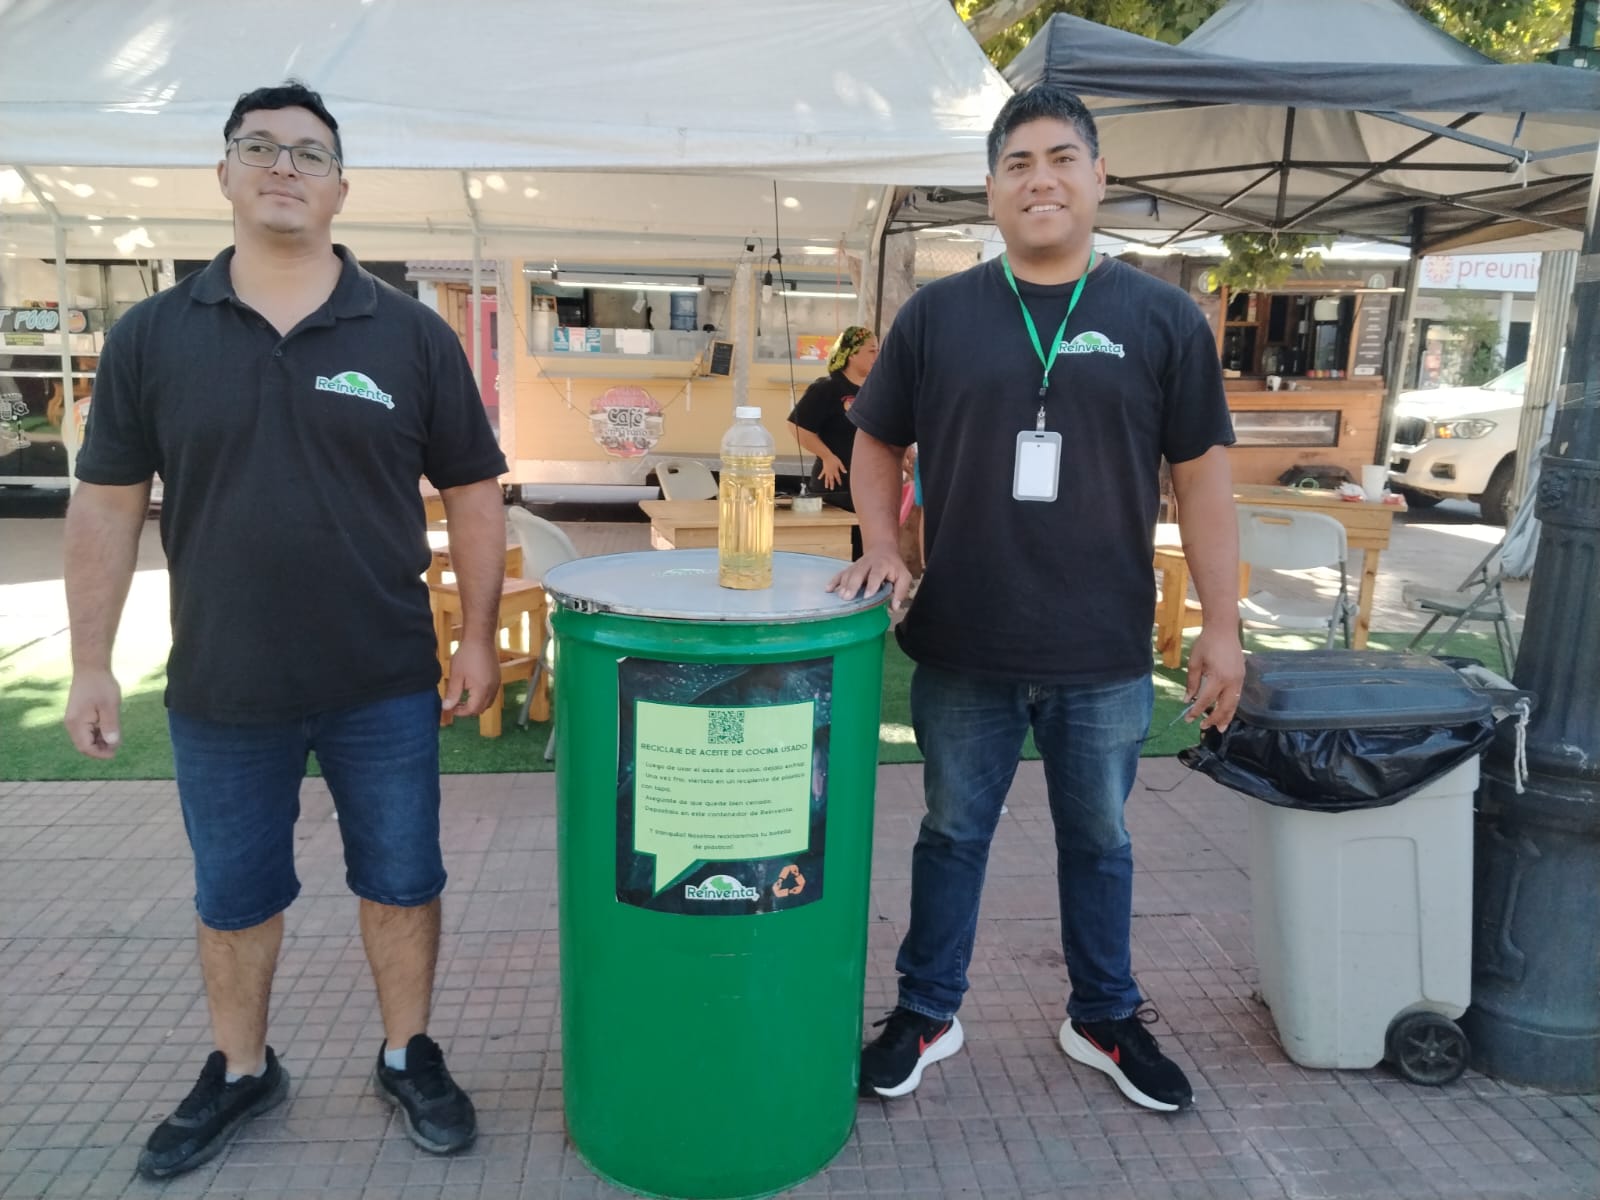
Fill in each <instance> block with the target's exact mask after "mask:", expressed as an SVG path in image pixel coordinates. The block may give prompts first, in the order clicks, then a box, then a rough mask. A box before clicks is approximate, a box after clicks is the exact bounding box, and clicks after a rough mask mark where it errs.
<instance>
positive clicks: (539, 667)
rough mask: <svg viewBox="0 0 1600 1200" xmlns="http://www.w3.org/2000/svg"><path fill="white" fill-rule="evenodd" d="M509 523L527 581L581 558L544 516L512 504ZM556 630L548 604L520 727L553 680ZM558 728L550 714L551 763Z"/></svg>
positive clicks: (541, 580)
mask: <svg viewBox="0 0 1600 1200" xmlns="http://www.w3.org/2000/svg"><path fill="white" fill-rule="evenodd" d="M506 520H507V522H509V524H510V526H511V532H512V533H513V534H514V535H515V536H516V539H517V541H518V542H520V543H521V544H522V575H523V578H524V579H534V580H537V581H538V582H539V583H541V584H543V583H544V576H545V572H546V571H548V570H549V569H550V568H551V567H554V566H557V565H559V564H561V563H564V562H570V561H571V560H572V559H574V558H580V557H582V556H581V555H580V554H579V553H578V548H577V547H576V546H574V545H573V544H572V539H571V538H569V537H568V536H567V535H566V533H565V531H563V530H562V528H561V526H559V525H556V524H554V523H553V522H550V521H546V520H545V519H544V518H543V517H536V516H534V515H533V514H532V513H531V512H529V511H528V510H527V509H525V508H521V507H519V506H517V505H512V506H511V507H510V508H508V509H506ZM553 634H554V631H553V630H552V629H551V627H550V611H549V606H548V603H547V605H546V608H545V618H544V653H543V654H542V655H540V657H539V662H538V663H537V664H536V665H535V666H534V669H533V678H531V679H529V680H528V694H527V695H526V696H524V697H523V700H522V712H521V713H520V714H519V715H518V717H517V724H518V725H522V726H526V725H527V723H528V710H529V709H530V708H531V707H532V705H533V694H534V691H535V690H536V689H537V688H538V686H539V680H540V677H541V675H544V674H549V675H550V677H551V678H552V679H554V670H553V668H554V665H555V663H554V654H555V641H554V636H553ZM555 752H556V729H555V711H554V709H553V708H552V710H551V714H550V740H549V741H547V742H546V743H545V746H544V757H545V761H546V762H549V761H550V760H551V759H552V758H554V757H555Z"/></svg>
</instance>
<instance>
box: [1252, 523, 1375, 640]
mask: <svg viewBox="0 0 1600 1200" xmlns="http://www.w3.org/2000/svg"><path fill="white" fill-rule="evenodd" d="M1236 511H1237V513H1238V518H1239V558H1240V560H1241V561H1242V562H1244V563H1245V564H1247V565H1248V566H1250V567H1251V568H1252V569H1254V568H1256V567H1264V568H1267V569H1269V570H1281V571H1303V570H1309V569H1310V568H1313V567H1333V566H1337V567H1338V568H1339V591H1338V594H1337V595H1335V596H1334V598H1333V603H1332V604H1331V605H1330V604H1329V603H1328V602H1327V601H1326V600H1302V599H1295V598H1285V597H1281V596H1275V595H1273V594H1272V593H1271V592H1268V591H1260V592H1252V593H1251V594H1250V595H1249V596H1246V597H1245V598H1244V599H1242V600H1240V601H1239V624H1240V626H1241V627H1243V626H1246V625H1267V626H1270V627H1272V628H1275V629H1323V630H1326V631H1327V635H1328V640H1327V648H1328V649H1330V650H1331V649H1333V630H1334V627H1335V626H1336V625H1342V626H1344V644H1345V649H1347V650H1348V649H1349V648H1350V631H1351V628H1352V622H1353V621H1354V619H1355V616H1356V603H1355V601H1354V600H1352V599H1351V598H1350V584H1349V580H1348V578H1347V577H1346V572H1345V559H1346V554H1347V550H1346V544H1345V532H1344V526H1343V525H1341V524H1339V522H1338V521H1336V520H1334V519H1333V518H1332V517H1329V516H1325V515H1323V514H1322V513H1314V512H1305V511H1303V510H1294V509H1287V508H1257V507H1255V506H1254V505H1241V506H1239V508H1238V509H1237V510H1236Z"/></svg>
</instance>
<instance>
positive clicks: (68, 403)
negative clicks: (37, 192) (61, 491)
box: [56, 221, 78, 491]
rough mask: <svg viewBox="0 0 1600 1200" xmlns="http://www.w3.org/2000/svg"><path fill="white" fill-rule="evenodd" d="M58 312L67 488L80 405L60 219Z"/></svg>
mask: <svg viewBox="0 0 1600 1200" xmlns="http://www.w3.org/2000/svg"><path fill="white" fill-rule="evenodd" d="M56 311H57V312H58V313H59V314H60V317H59V320H60V324H59V326H58V327H57V330H56V336H58V337H59V338H60V339H61V395H62V398H63V404H62V409H61V444H62V445H63V446H65V447H66V450H67V487H68V489H69V490H72V491H76V490H77V487H78V475H77V467H78V405H77V403H76V401H75V399H74V397H73V387H72V382H73V381H72V294H71V289H70V288H69V286H68V284H67V231H66V230H65V229H64V228H62V225H61V222H60V221H57V222H56Z"/></svg>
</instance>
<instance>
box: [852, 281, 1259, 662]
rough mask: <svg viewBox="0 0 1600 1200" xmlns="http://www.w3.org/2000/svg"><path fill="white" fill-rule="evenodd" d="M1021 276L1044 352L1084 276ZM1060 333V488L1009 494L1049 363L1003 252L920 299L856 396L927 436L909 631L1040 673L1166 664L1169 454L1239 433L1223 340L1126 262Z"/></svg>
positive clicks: (861, 416) (915, 436) (876, 420)
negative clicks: (1159, 581) (1053, 282)
mask: <svg viewBox="0 0 1600 1200" xmlns="http://www.w3.org/2000/svg"><path fill="white" fill-rule="evenodd" d="M1018 287H1019V289H1020V290H1021V292H1022V295H1023V296H1024V297H1025V298H1026V299H1027V300H1028V302H1029V306H1030V311H1032V313H1033V316H1034V323H1035V325H1036V326H1037V327H1038V330H1039V338H1040V341H1041V342H1042V343H1043V344H1044V346H1045V352H1046V354H1048V353H1049V339H1050V337H1051V336H1052V335H1053V334H1054V332H1055V330H1056V328H1057V326H1059V324H1060V322H1061V318H1062V315H1063V314H1064V313H1065V312H1066V310H1067V302H1068V299H1069V297H1070V295H1071V293H1072V286H1071V285H1070V284H1068V285H1065V286H1061V287H1035V286H1032V285H1029V284H1026V283H1023V282H1022V281H1021V280H1019V281H1018ZM1062 343H1063V348H1062V350H1061V352H1060V353H1059V355H1058V356H1057V358H1056V363H1055V368H1054V370H1053V371H1052V372H1051V378H1050V390H1049V393H1048V395H1047V397H1046V399H1045V414H1046V415H1045V427H1046V428H1047V429H1051V430H1054V431H1056V432H1058V433H1060V434H1061V440H1062V448H1061V475H1060V484H1059V491H1058V496H1057V499H1056V500H1054V501H1051V502H1039V501H1019V500H1013V499H1012V495H1011V493H1012V482H1013V479H1012V477H1013V466H1014V462H1015V459H1016V443H1017V434H1018V433H1019V432H1021V431H1024V430H1032V429H1033V428H1034V417H1035V414H1036V413H1037V412H1038V409H1039V403H1040V401H1039V383H1040V377H1041V375H1042V374H1043V370H1042V368H1041V366H1040V363H1039V358H1038V355H1037V354H1035V353H1034V349H1033V344H1032V342H1031V341H1030V340H1029V338H1028V331H1027V327H1026V325H1025V324H1024V323H1023V319H1022V313H1021V311H1020V309H1019V308H1018V307H1017V297H1016V296H1014V295H1012V293H1011V289H1010V287H1009V286H1008V285H1007V283H1006V279H1005V274H1004V272H1003V269H1002V267H1001V265H1000V262H999V261H998V260H993V261H990V262H987V263H983V264H981V265H979V266H977V267H974V268H972V269H970V270H967V271H964V272H962V273H961V274H959V275H954V276H951V277H949V278H946V279H941V280H939V281H938V282H936V283H932V284H930V285H928V286H927V287H925V288H922V289H921V290H920V291H918V292H917V293H916V294H915V295H913V296H912V298H911V300H910V301H909V302H908V303H907V304H906V306H905V307H904V308H903V309H901V310H900V314H899V316H898V317H897V318H896V319H895V322H894V326H893V327H892V328H891V329H890V331H889V335H888V337H887V338H885V339H884V342H883V349H882V351H881V352H880V353H879V355H878V361H877V362H876V364H874V366H873V368H872V374H871V375H870V376H868V378H867V382H866V383H865V384H864V385H863V387H862V389H861V393H860V395H859V396H858V397H857V399H856V403H855V404H854V405H853V406H852V407H851V409H850V419H851V420H852V421H853V422H854V423H855V424H856V425H858V426H859V427H860V428H861V429H863V430H865V431H866V432H867V433H868V434H870V435H872V436H873V437H875V438H877V439H879V440H880V441H883V442H886V443H888V444H889V445H892V446H905V445H909V444H910V443H912V442H915V443H917V459H918V463H919V465H920V470H921V475H922V498H923V506H924V538H925V550H926V571H925V574H924V576H923V580H922V583H921V585H920V587H919V588H918V591H917V595H916V599H915V601H914V602H913V603H912V605H911V609H910V611H909V612H908V613H907V614H906V619H905V621H904V622H902V624H901V626H900V639H901V644H902V645H903V646H904V647H905V650H906V652H907V653H908V654H909V655H910V656H911V657H912V658H914V659H916V660H918V661H919V662H927V663H930V664H933V665H936V666H940V667H945V668H948V669H951V670H960V671H969V672H972V673H975V674H981V675H988V676H993V677H998V678H1006V679H1018V680H1029V681H1037V682H1085V683H1087V682H1096V681H1111V680H1118V679H1132V678H1136V677H1138V676H1140V675H1144V674H1146V673H1148V672H1149V671H1150V666H1151V653H1150V626H1151V620H1152V615H1153V612H1154V606H1155V583H1154V576H1153V573H1152V570H1151V566H1150V562H1151V556H1152V542H1153V537H1154V527H1155V519H1156V510H1157V506H1158V503H1159V498H1160V497H1159V482H1158V481H1159V474H1160V466H1161V459H1162V457H1163V456H1165V457H1166V458H1167V459H1168V460H1169V461H1171V462H1185V461H1187V460H1189V459H1193V458H1198V457H1199V456H1200V455H1202V454H1204V453H1205V452H1206V451H1207V450H1209V449H1210V448H1211V447H1212V446H1216V445H1227V444H1230V443H1231V442H1232V441H1233V430H1232V426H1231V423H1230V421H1229V418H1228V407H1227V401H1226V399H1225V397H1224V395H1223V389H1222V372H1221V369H1220V366H1219V364H1218V361H1217V351H1216V341H1215V338H1214V337H1213V335H1212V332H1211V330H1210V328H1209V327H1208V326H1207V325H1206V322H1205V319H1204V317H1203V316H1202V315H1201V313H1200V310H1199V309H1198V307H1196V305H1195V304H1194V302H1193V301H1191V300H1190V299H1189V298H1188V297H1187V296H1186V295H1184V293H1183V292H1181V291H1179V290H1178V289H1177V288H1174V287H1172V286H1171V285H1169V284H1166V283H1163V282H1161V281H1160V280H1157V279H1154V278H1152V277H1151V276H1148V275H1146V274H1144V273H1143V272H1141V271H1139V270H1137V269H1136V268H1134V267H1130V266H1127V265H1126V264H1124V263H1119V262H1116V261H1114V260H1113V261H1107V262H1103V263H1102V264H1101V265H1100V266H1098V267H1096V268H1095V270H1094V271H1093V272H1091V273H1090V275H1089V279H1088V281H1087V283H1086V284H1085V285H1084V289H1083V294H1082V298H1081V299H1080V300H1079V302H1078V307H1077V309H1076V310H1075V311H1074V313H1073V315H1072V319H1071V321H1070V322H1069V323H1068V325H1067V329H1066V333H1065V334H1064V335H1063V337H1062Z"/></svg>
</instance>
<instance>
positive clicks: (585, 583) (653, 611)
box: [544, 550, 891, 625]
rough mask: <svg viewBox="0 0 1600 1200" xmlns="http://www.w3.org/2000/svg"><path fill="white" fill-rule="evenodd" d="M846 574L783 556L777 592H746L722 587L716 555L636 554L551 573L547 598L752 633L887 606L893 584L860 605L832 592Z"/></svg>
mask: <svg viewBox="0 0 1600 1200" xmlns="http://www.w3.org/2000/svg"><path fill="white" fill-rule="evenodd" d="M844 566H845V564H844V562H843V561H842V560H840V559H837V558H823V557H821V556H820V555H815V554H788V553H784V552H782V551H780V552H778V553H775V554H774V555H773V556H772V586H771V587H770V588H762V589H761V590H759V591H744V590H742V589H738V588H725V587H723V586H721V585H720V584H718V583H717V552H716V551H715V550H637V551H633V552H632V553H629V554H603V555H597V556H595V557H593V558H575V559H572V560H570V561H568V562H564V563H562V564H560V565H559V566H555V567H551V568H550V569H549V570H548V571H546V572H545V576H544V590H545V591H546V592H547V593H548V594H549V595H550V596H552V597H554V598H555V600H556V602H557V603H558V604H560V605H561V606H562V607H563V608H566V609H571V610H572V611H574V612H584V613H616V614H619V615H621V616H629V617H650V618H654V619H657V620H664V621H728V622H735V623H744V624H752V625H782V624H790V623H794V622H799V621H817V620H823V619H826V618H829V617H842V616H847V615H849V614H850V613H857V612H865V611H866V610H867V609H870V608H876V607H877V606H878V605H880V604H884V603H886V602H887V601H888V599H889V595H890V591H891V589H890V587H889V586H888V585H887V584H885V585H884V586H883V587H881V588H879V589H878V591H877V592H875V593H873V594H872V595H863V596H858V597H856V598H855V599H853V600H842V599H840V598H839V597H838V596H836V595H834V594H833V593H832V592H830V591H828V590H827V586H828V582H829V581H830V580H831V579H832V578H833V577H834V576H835V575H837V574H838V573H839V571H840V570H841V569H842V568H843V567H844Z"/></svg>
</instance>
